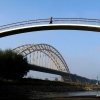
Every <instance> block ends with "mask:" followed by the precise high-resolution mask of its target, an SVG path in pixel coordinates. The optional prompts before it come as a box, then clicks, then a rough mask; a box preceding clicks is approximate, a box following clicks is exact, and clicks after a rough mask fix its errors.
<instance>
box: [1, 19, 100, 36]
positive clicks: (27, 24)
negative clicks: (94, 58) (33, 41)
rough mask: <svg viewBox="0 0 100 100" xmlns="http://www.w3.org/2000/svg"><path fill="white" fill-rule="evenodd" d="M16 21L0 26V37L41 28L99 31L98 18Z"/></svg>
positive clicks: (40, 29)
mask: <svg viewBox="0 0 100 100" xmlns="http://www.w3.org/2000/svg"><path fill="white" fill-rule="evenodd" d="M49 23H50V19H37V20H29V21H23V22H17V23H12V24H7V25H3V26H0V37H4V36H9V35H14V34H19V33H25V32H32V31H42V30H84V31H95V32H100V20H99V19H87V18H53V19H52V24H49Z"/></svg>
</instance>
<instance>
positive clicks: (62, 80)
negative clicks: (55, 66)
mask: <svg viewBox="0 0 100 100" xmlns="http://www.w3.org/2000/svg"><path fill="white" fill-rule="evenodd" d="M60 81H61V82H72V79H71V77H70V76H61V79H60Z"/></svg>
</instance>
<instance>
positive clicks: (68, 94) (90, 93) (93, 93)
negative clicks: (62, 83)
mask: <svg viewBox="0 0 100 100" xmlns="http://www.w3.org/2000/svg"><path fill="white" fill-rule="evenodd" d="M67 96H68V97H69V96H100V91H84V92H69V93H67V94H66V97H67Z"/></svg>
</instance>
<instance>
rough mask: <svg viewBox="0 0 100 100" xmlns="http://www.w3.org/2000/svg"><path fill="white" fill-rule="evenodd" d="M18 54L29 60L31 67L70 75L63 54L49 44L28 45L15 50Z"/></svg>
mask: <svg viewBox="0 0 100 100" xmlns="http://www.w3.org/2000/svg"><path fill="white" fill-rule="evenodd" d="M13 51H14V52H16V53H17V54H21V55H23V56H24V58H27V60H28V63H29V64H31V65H36V66H41V67H46V68H49V69H53V70H58V71H63V72H67V73H70V71H69V68H68V66H67V64H66V62H65V60H64V59H63V57H62V56H61V54H60V53H59V52H58V51H57V50H56V49H55V48H54V47H52V46H50V45H47V44H37V45H33V44H26V45H22V46H19V47H17V48H15V49H13Z"/></svg>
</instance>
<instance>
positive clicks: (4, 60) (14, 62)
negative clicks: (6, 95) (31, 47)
mask: <svg viewBox="0 0 100 100" xmlns="http://www.w3.org/2000/svg"><path fill="white" fill-rule="evenodd" d="M28 71H29V67H28V63H27V59H24V58H23V56H22V55H17V53H15V52H13V51H12V50H10V49H9V50H5V51H2V50H0V77H1V78H6V79H18V78H22V77H23V76H25V75H26V74H27V72H28Z"/></svg>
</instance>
